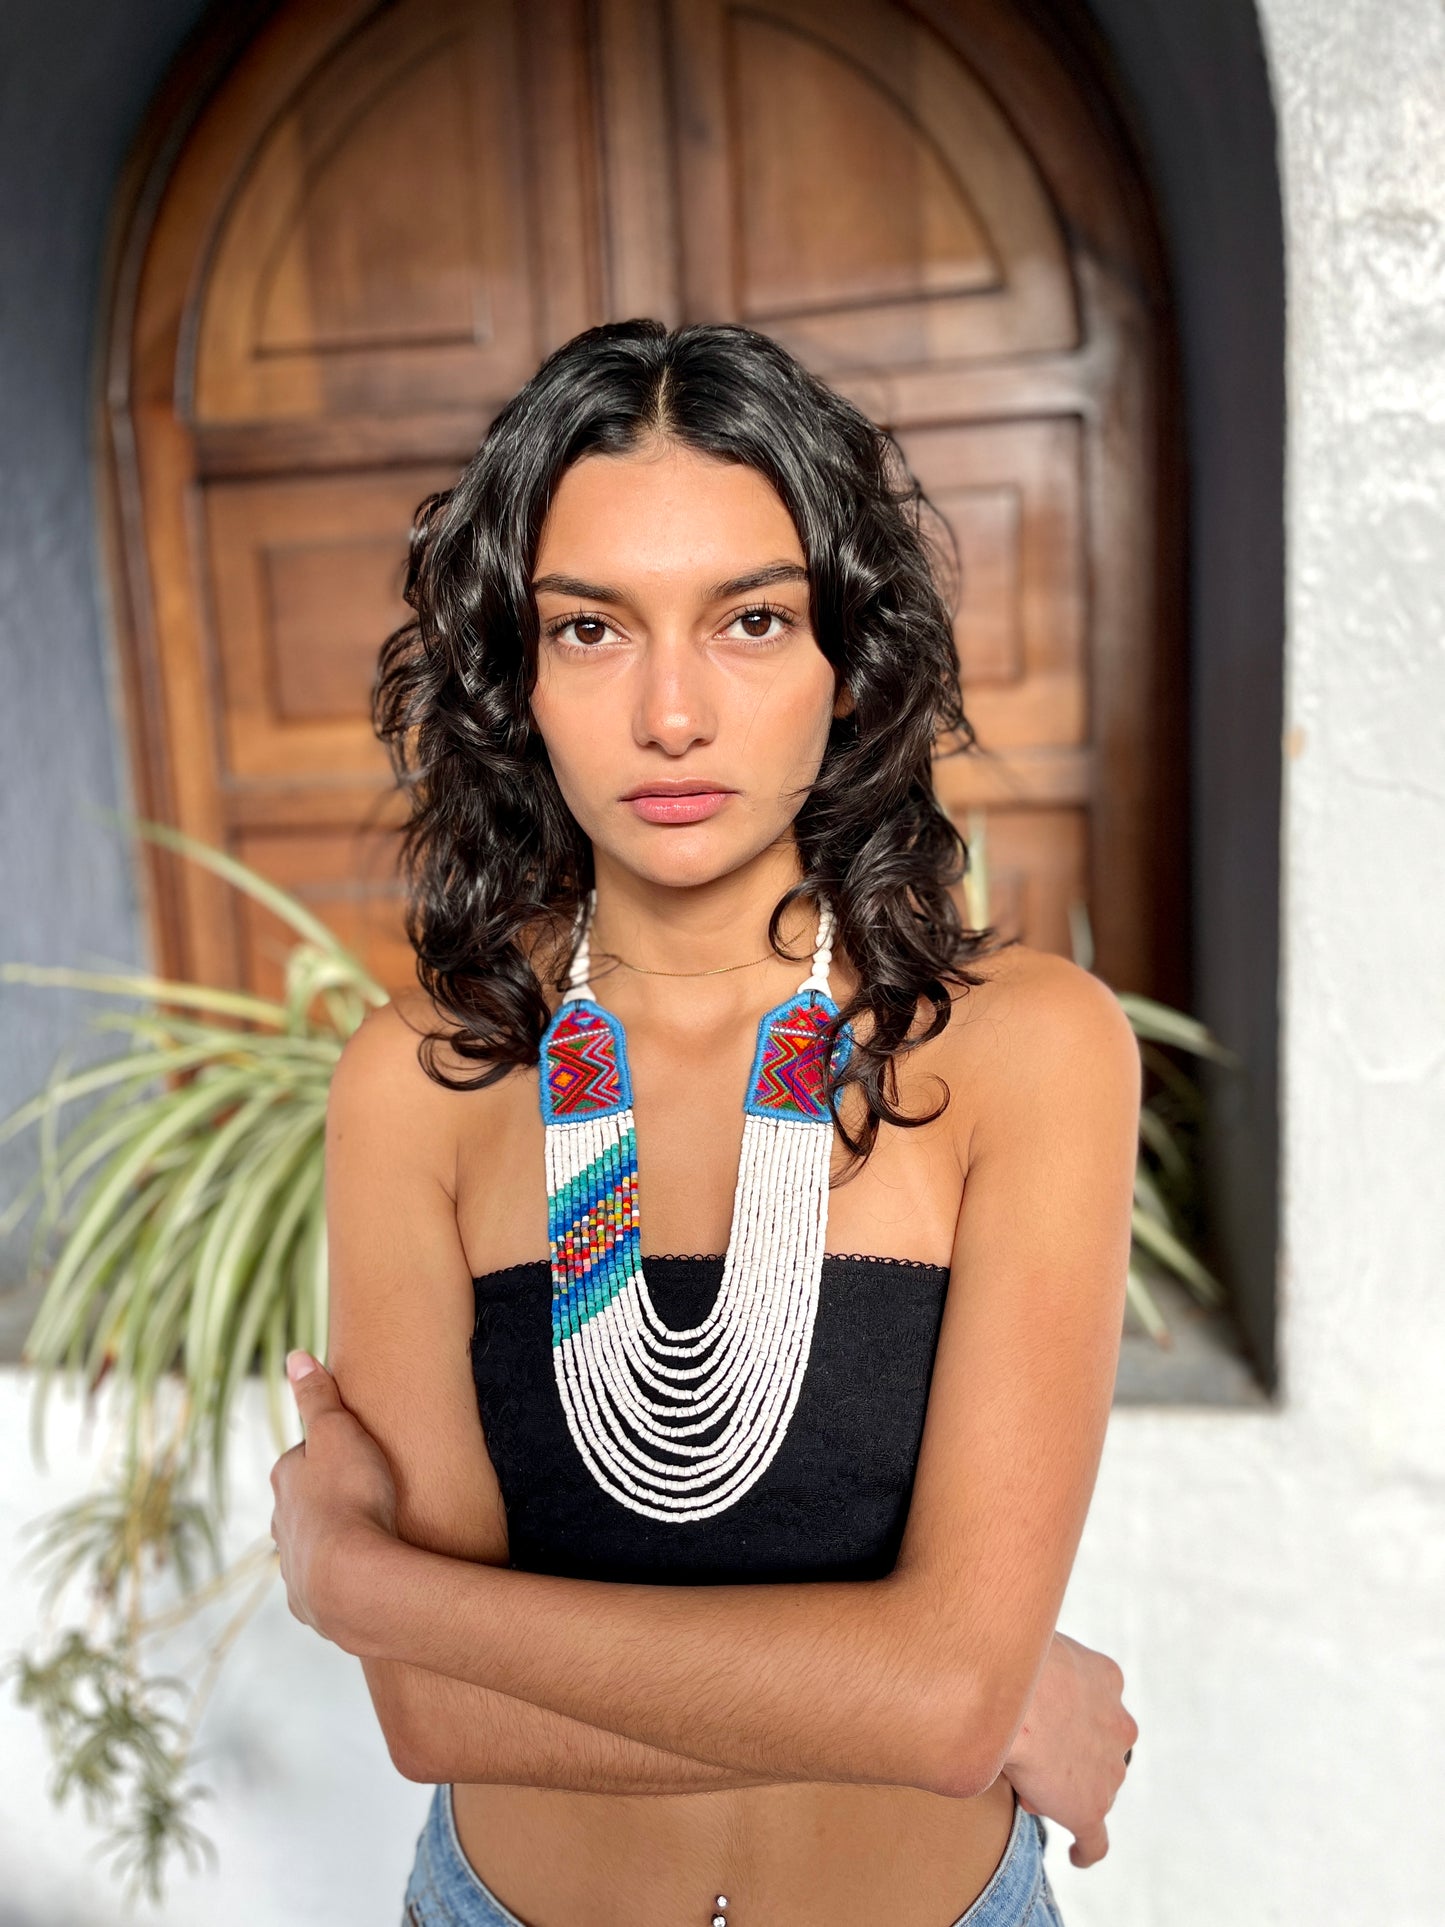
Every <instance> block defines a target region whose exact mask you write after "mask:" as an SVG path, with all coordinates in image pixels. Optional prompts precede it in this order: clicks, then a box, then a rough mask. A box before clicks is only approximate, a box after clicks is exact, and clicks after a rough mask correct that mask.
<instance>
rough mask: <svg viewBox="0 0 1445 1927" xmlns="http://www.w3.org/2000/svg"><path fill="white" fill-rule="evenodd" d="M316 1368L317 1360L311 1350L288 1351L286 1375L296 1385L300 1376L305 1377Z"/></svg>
mask: <svg viewBox="0 0 1445 1927" xmlns="http://www.w3.org/2000/svg"><path fill="white" fill-rule="evenodd" d="M315 1370H316V1360H315V1359H314V1358H313V1357H312V1356H311V1354H310V1352H287V1354H286V1376H287V1377H288V1378H289V1379H290V1381H291V1383H292V1384H293V1385H294V1384H295V1383H296V1381H297V1379H298V1378H305V1376H306V1374H307V1373H308V1372H314V1371H315Z"/></svg>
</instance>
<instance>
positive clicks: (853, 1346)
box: [472, 1254, 948, 1585]
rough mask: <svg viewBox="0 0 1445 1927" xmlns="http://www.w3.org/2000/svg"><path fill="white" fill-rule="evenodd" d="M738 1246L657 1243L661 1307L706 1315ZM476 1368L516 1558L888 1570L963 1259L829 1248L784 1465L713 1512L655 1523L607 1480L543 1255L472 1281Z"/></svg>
mask: <svg viewBox="0 0 1445 1927" xmlns="http://www.w3.org/2000/svg"><path fill="white" fill-rule="evenodd" d="M723 1262H724V1261H723V1258H722V1256H721V1255H715V1256H695V1257H678V1256H671V1255H669V1256H654V1257H650V1258H649V1257H647V1256H645V1255H644V1258H643V1263H644V1265H645V1266H646V1268H647V1284H648V1289H649V1291H650V1292H651V1294H652V1300H653V1303H654V1305H655V1306H656V1308H657V1315H658V1317H659V1318H661V1319H662V1321H663V1323H664V1324H666V1325H668V1326H670V1327H671V1328H672V1329H673V1330H674V1331H678V1330H682V1329H684V1328H685V1327H687V1326H689V1325H696V1324H698V1323H700V1322H701V1320H702V1319H704V1318H705V1317H706V1316H707V1314H708V1311H709V1309H710V1308H711V1306H712V1303H713V1300H714V1299H715V1298H716V1296H717V1293H718V1290H719V1289H720V1287H721V1285H722V1274H723ZM473 1288H474V1292H475V1297H476V1325H475V1329H474V1331H473V1334H472V1372H473V1376H474V1378H475V1380H476V1387H477V1405H478V1409H479V1411H480V1413H481V1419H482V1429H483V1431H484V1432H485V1434H486V1441H487V1449H488V1451H489V1452H490V1454H491V1458H492V1464H493V1466H494V1467H495V1469H496V1474H497V1480H498V1483H499V1485H500V1486H501V1489H502V1499H503V1502H504V1504H505V1507H506V1514H507V1533H508V1539H509V1543H510V1547H511V1563H512V1565H513V1566H514V1567H517V1568H520V1569H521V1570H522V1571H526V1572H544V1573H553V1574H558V1575H562V1576H565V1577H569V1578H575V1579H610V1580H622V1581H626V1580H633V1581H640V1582H643V1583H653V1584H659V1585H661V1584H667V1585H708V1584H714V1585H720V1584H726V1583H729V1582H733V1583H756V1582H758V1581H763V1580H798V1579H877V1578H881V1577H882V1576H883V1575H884V1574H885V1573H887V1572H890V1571H891V1570H892V1568H893V1565H894V1563H895V1561H896V1559H897V1557H898V1548H899V1545H900V1543H901V1541H902V1538H903V1528H904V1524H905V1522H906V1520H907V1517H908V1503H909V1499H910V1497H911V1496H912V1491H913V1478H914V1472H915V1469H916V1466H917V1462H918V1448H919V1444H920V1442H921V1440H922V1436H923V1421H924V1416H925V1413H926V1411H927V1406H928V1388H929V1384H930V1382H931V1380H932V1376H933V1361H934V1355H935V1352H936V1349H937V1345H938V1333H939V1327H940V1325H941V1324H942V1320H943V1305H944V1299H945V1296H946V1294H947V1290H948V1269H947V1267H946V1266H943V1265H930V1264H924V1263H922V1262H921V1261H919V1260H917V1259H912V1258H873V1257H854V1256H846V1255H831V1254H830V1255H828V1256H825V1257H824V1260H823V1277H822V1286H821V1293H820V1297H819V1303H818V1314H817V1318H816V1319H815V1321H814V1325H813V1342H812V1349H811V1351H810V1353H809V1357H808V1366H807V1370H806V1372H805V1373H804V1375H803V1384H802V1389H801V1391H800V1393H799V1396H798V1402H797V1405H796V1406H795V1407H794V1409H793V1415H792V1419H791V1421H790V1423H789V1425H788V1430H787V1433H786V1435H785V1436H784V1439H783V1442H782V1444H781V1446H780V1447H779V1448H778V1451H777V1453H776V1454H775V1456H774V1458H773V1460H772V1463H771V1464H770V1465H769V1466H768V1468H767V1470H766V1471H765V1472H764V1473H763V1475H762V1477H761V1478H760V1479H758V1481H757V1482H756V1484H754V1485H753V1486H752V1487H751V1488H750V1489H749V1490H748V1491H747V1492H745V1493H744V1494H743V1495H742V1497H741V1498H740V1499H738V1500H737V1501H736V1503H735V1504H733V1505H731V1506H729V1507H727V1508H725V1509H724V1510H723V1511H721V1512H717V1513H714V1514H713V1515H712V1516H711V1517H710V1518H707V1519H695V1520H664V1519H649V1518H647V1517H645V1516H644V1515H643V1514H642V1513H640V1512H634V1511H633V1510H632V1508H631V1507H630V1506H625V1505H622V1504H621V1503H620V1502H619V1501H618V1500H616V1499H614V1498H613V1497H612V1496H611V1494H610V1493H607V1492H605V1491H604V1490H603V1489H602V1487H601V1486H600V1485H598V1484H597V1483H596V1481H595V1480H594V1479H593V1477H592V1474H591V1473H590V1472H589V1471H588V1469H587V1466H586V1464H585V1463H584V1461H583V1459H582V1456H581V1454H580V1452H579V1451H578V1449H577V1446H576V1443H575V1441H574V1440H573V1438H572V1434H571V1432H570V1431H569V1430H568V1426H567V1415H566V1413H565V1411H564V1410H563V1407H562V1400H561V1396H560V1394H559V1393H558V1390H557V1382H556V1379H555V1377H554V1376H553V1365H552V1274H551V1269H550V1267H549V1265H548V1262H547V1260H546V1259H545V1258H538V1259H532V1260H529V1261H528V1262H526V1263H524V1264H520V1265H509V1266H507V1267H506V1268H505V1269H504V1270H500V1271H489V1272H484V1273H483V1274H482V1276H481V1277H479V1278H476V1279H474V1280H473Z"/></svg>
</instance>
